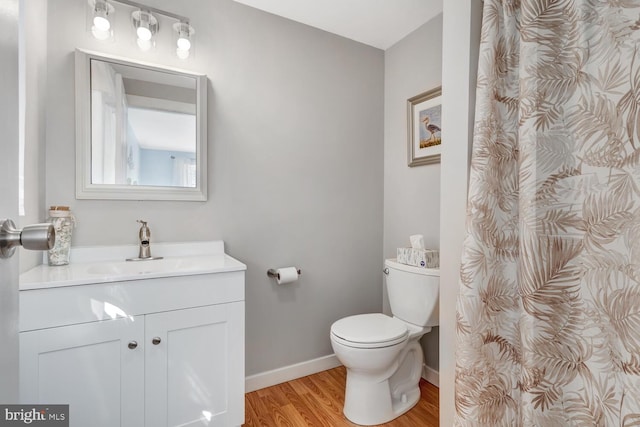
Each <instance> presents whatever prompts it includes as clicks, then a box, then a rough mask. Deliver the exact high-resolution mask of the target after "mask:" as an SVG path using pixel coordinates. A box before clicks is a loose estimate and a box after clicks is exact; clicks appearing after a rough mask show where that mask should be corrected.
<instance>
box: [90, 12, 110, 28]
mask: <svg viewBox="0 0 640 427" xmlns="http://www.w3.org/2000/svg"><path fill="white" fill-rule="evenodd" d="M93 25H95V26H96V30H98V31H109V29H110V28H111V23H110V22H109V20H108V19H107V18H105V17H104V16H100V15H96V16H95V17H94V18H93Z"/></svg>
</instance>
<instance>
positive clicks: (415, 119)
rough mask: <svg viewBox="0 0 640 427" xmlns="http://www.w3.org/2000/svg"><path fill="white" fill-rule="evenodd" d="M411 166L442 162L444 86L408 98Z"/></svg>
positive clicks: (408, 149) (409, 161)
mask: <svg viewBox="0 0 640 427" xmlns="http://www.w3.org/2000/svg"><path fill="white" fill-rule="evenodd" d="M407 123H408V126H407V132H408V135H407V140H408V146H407V154H408V164H409V166H419V165H428V164H432V163H440V152H441V151H442V135H441V131H442V87H438V88H435V89H432V90H429V91H427V92H424V93H421V94H420V95H416V96H414V97H412V98H409V99H408V100H407Z"/></svg>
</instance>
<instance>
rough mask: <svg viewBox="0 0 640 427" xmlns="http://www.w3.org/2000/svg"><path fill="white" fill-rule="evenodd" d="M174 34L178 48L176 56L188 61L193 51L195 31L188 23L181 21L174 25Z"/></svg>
mask: <svg viewBox="0 0 640 427" xmlns="http://www.w3.org/2000/svg"><path fill="white" fill-rule="evenodd" d="M173 31H174V32H173V34H174V39H173V40H174V41H175V43H176V46H177V47H178V48H177V49H176V55H177V56H178V58H180V59H187V58H188V57H189V56H190V55H191V50H193V35H194V33H195V30H194V29H193V27H192V26H191V25H189V23H188V22H185V21H180V22H176V23H175V24H173Z"/></svg>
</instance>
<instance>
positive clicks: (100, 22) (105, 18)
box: [89, 0, 115, 40]
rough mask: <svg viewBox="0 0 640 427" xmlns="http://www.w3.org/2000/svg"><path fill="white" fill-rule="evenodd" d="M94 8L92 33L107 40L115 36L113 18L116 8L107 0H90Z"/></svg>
mask: <svg viewBox="0 0 640 427" xmlns="http://www.w3.org/2000/svg"><path fill="white" fill-rule="evenodd" d="M89 4H90V5H91V7H92V10H93V16H92V18H93V19H92V26H91V33H92V34H93V36H94V37H95V38H97V39H98V40H107V39H110V38H111V37H112V36H113V28H112V25H111V19H112V17H113V13H114V12H115V8H114V7H113V6H112V5H111V4H110V3H109V2H108V1H107V0H90V1H89Z"/></svg>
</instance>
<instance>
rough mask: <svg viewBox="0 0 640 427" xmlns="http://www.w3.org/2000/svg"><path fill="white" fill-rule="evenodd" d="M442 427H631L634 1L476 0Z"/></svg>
mask: <svg viewBox="0 0 640 427" xmlns="http://www.w3.org/2000/svg"><path fill="white" fill-rule="evenodd" d="M471 169H472V170H471V178H470V187H469V188H470V189H469V196H468V208H467V212H468V215H467V237H466V240H465V244H464V253H463V257H462V269H461V286H460V294H459V298H458V305H457V325H456V326H457V351H456V418H455V420H456V425H458V426H483V427H484V426H542V427H544V426H616V427H617V426H627V427H630V426H640V0H485V2H484V12H483V28H482V39H481V46H480V64H479V75H478V88H477V105H476V123H475V134H474V147H473V155H472V166H471Z"/></svg>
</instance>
